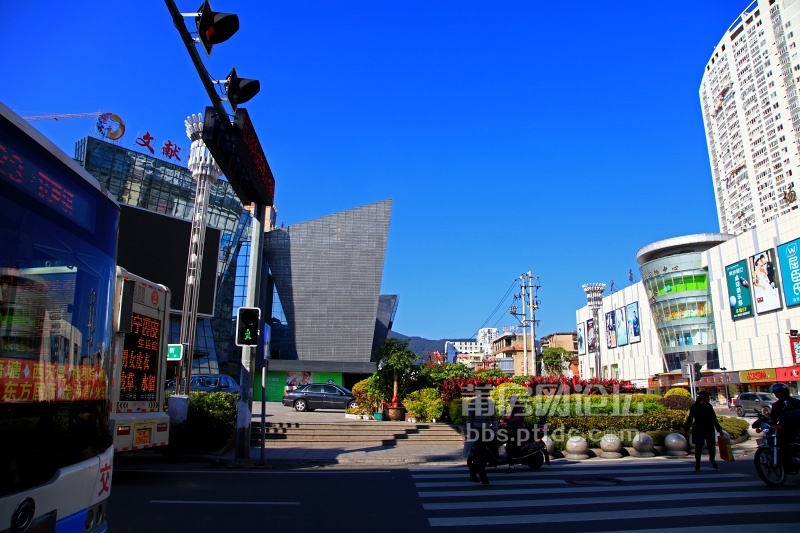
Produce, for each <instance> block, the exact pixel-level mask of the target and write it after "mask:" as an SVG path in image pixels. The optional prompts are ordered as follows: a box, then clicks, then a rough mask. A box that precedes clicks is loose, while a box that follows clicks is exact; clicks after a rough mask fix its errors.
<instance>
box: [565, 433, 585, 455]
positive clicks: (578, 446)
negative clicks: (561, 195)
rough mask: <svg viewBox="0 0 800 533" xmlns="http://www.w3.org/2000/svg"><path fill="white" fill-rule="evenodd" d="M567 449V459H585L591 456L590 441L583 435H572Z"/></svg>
mask: <svg viewBox="0 0 800 533" xmlns="http://www.w3.org/2000/svg"><path fill="white" fill-rule="evenodd" d="M565 450H566V452H567V459H577V460H583V459H588V458H589V454H588V453H587V452H588V451H589V443H588V442H586V439H584V438H583V437H579V436H577V435H575V436H574V437H570V438H569V440H568V441H567V445H566V448H565Z"/></svg>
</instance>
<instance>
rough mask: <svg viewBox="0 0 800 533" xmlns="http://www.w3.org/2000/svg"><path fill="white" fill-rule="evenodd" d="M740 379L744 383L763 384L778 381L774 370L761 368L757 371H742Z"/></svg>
mask: <svg viewBox="0 0 800 533" xmlns="http://www.w3.org/2000/svg"><path fill="white" fill-rule="evenodd" d="M739 379H740V380H741V382H742V383H761V382H765V381H770V382H773V383H774V382H775V381H777V380H778V379H777V375H776V374H775V369H774V368H760V369H756V370H742V371H741V372H739Z"/></svg>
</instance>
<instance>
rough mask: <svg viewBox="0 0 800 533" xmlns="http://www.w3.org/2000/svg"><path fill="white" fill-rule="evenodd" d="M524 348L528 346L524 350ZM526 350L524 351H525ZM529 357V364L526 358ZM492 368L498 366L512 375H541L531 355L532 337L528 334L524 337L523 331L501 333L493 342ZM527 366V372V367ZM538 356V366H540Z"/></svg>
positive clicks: (539, 350)
mask: <svg viewBox="0 0 800 533" xmlns="http://www.w3.org/2000/svg"><path fill="white" fill-rule="evenodd" d="M537 344H538V346H537V348H538V349H537V353H538V354H540V353H541V344H540V343H538V342H537ZM523 348H526V349H525V350H523ZM523 352H524V353H523ZM526 358H527V365H526V364H525V359H526ZM489 360H490V363H489V367H490V368H498V369H500V370H502V371H503V372H504V373H506V374H509V375H512V376H525V375H528V376H531V375H534V374H535V375H541V372H540V371H538V370H537V371H536V372H534V371H533V369H534V363H533V358H532V356H531V337H530V335H527V336H525V337H524V339H523V335H522V333H521V332H520V333H516V332H515V331H506V332H504V333H501V334H500V335H499V336H498V337H496V338H495V339H494V341H493V342H492V353H491V355H490V358H489ZM526 367H527V370H528V371H527V373H526V372H525V369H526ZM539 367H540V365H539V364H538V358H537V363H536V368H539Z"/></svg>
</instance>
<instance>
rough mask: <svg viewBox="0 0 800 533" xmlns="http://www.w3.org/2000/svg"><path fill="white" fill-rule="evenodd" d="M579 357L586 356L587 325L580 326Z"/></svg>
mask: <svg viewBox="0 0 800 533" xmlns="http://www.w3.org/2000/svg"><path fill="white" fill-rule="evenodd" d="M578 355H586V324H584V323H583V322H581V323H580V324H578Z"/></svg>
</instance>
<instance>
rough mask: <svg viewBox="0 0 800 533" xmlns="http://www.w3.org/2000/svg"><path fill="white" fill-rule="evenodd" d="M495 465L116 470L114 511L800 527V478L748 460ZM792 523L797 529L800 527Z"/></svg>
mask: <svg viewBox="0 0 800 533" xmlns="http://www.w3.org/2000/svg"><path fill="white" fill-rule="evenodd" d="M505 472H506V470H505V469H490V470H489V478H490V480H491V485H489V486H488V487H483V486H481V485H480V484H475V483H471V482H470V481H469V480H468V475H467V470H466V468H465V467H464V466H463V465H437V466H430V467H425V466H420V467H413V468H407V467H397V468H386V469H380V468H357V469H354V468H344V467H316V468H261V469H259V468H250V469H230V468H226V467H224V466H211V465H207V464H204V465H191V464H185V465H178V466H174V465H173V466H162V467H152V468H142V467H141V465H140V467H139V468H138V469H137V470H135V471H133V470H131V471H126V470H125V469H120V468H118V469H116V470H115V473H114V480H113V488H112V493H111V498H110V500H109V506H108V519H109V530H110V531H114V532H123V533H124V532H148V533H150V532H152V533H158V532H162V531H163V532H165V533H166V532H169V533H173V532H175V531H251V530H275V529H277V530H279V531H283V530H291V531H293V532H304V531H319V530H320V529H326V530H329V531H348V532H361V531H364V532H367V531H370V532H374V531H381V532H410V531H421V530H424V531H433V530H438V529H441V528H444V530H450V531H452V530H453V528H456V527H457V528H458V530H459V531H463V530H466V531H476V532H477V531H482V532H483V531H486V529H487V527H493V526H501V527H508V526H522V527H524V528H526V529H530V528H532V527H540V526H541V525H542V524H547V527H548V529H553V530H555V531H559V533H572V532H578V531H597V532H600V531H603V532H605V531H629V532H638V531H653V532H655V531H660V532H661V531H670V530H671V529H673V528H681V532H683V533H685V532H690V533H691V532H698V533H700V532H701V531H702V532H703V533H708V532H723V531H724V532H725V533H730V531H739V530H745V531H748V533H758V532H762V531H763V532H767V531H769V533H774V532H775V531H787V530H790V528H791V529H794V528H796V527H797V525H800V521H799V520H800V516H799V515H798V513H797V509H798V506H797V501H798V497H799V496H800V476H794V477H792V478H790V481H789V483H787V485H786V486H785V487H784V488H782V489H777V490H776V489H770V488H768V487H766V485H764V484H763V483H762V482H761V481H760V480H759V479H758V477H757V476H756V474H755V470H754V468H753V464H752V460H751V457H744V456H739V457H738V458H737V459H736V461H735V462H733V463H720V468H719V470H713V469H711V468H710V467H709V466H708V464H707V463H704V465H703V470H702V471H701V472H700V473H696V472H694V464H693V459H692V458H679V459H667V458H663V457H662V458H655V459H648V460H641V459H640V460H627V461H614V460H606V461H599V462H596V463H591V464H590V463H586V462H583V463H576V462H570V461H563V460H560V461H554V462H553V464H552V465H551V466H550V467H547V466H543V467H542V468H541V469H540V470H538V471H530V470H527V469H523V470H517V471H514V472H511V473H508V474H507V473H505ZM792 526H793V527H792Z"/></svg>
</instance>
